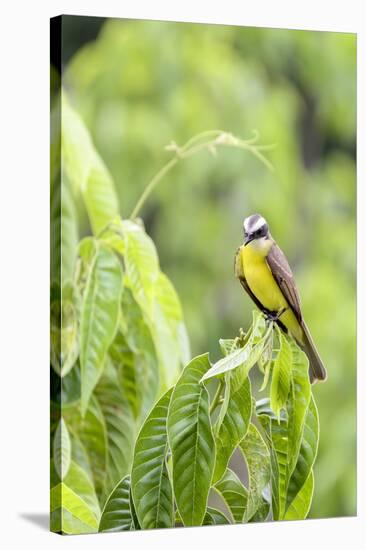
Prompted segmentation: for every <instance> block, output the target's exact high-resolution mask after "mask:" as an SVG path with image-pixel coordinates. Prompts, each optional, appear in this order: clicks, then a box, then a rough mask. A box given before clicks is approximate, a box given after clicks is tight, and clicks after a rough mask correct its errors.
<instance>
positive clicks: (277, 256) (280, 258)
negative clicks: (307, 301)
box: [266, 243, 302, 323]
mask: <svg viewBox="0 0 366 550" xmlns="http://www.w3.org/2000/svg"><path fill="white" fill-rule="evenodd" d="M266 260H267V263H268V266H269V268H270V270H271V272H272V275H273V277H274V278H275V280H276V282H277V284H278V286H279V287H280V289H281V291H282V294H283V295H284V297H285V298H286V300H287V303H288V305H289V306H290V307H291V309H292V311H293V312H294V314H295V316H296V318H297V320H298V321H299V323H301V322H302V314H301V305H300V297H299V293H298V292H297V288H296V285H295V280H294V276H293V275H292V271H291V268H290V266H289V264H288V261H287V259H286V256H285V255H284V253H283V252H282V250H281V249H280V247H279V246H278V245H277V244H276V243H273V245H272V247H271V249H270V251H269V253H268V256H267V258H266Z"/></svg>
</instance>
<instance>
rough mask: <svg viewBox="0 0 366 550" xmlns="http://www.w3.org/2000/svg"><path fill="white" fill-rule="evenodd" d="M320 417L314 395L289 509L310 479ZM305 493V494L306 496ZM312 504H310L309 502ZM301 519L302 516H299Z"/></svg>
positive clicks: (293, 477) (292, 479)
mask: <svg viewBox="0 0 366 550" xmlns="http://www.w3.org/2000/svg"><path fill="white" fill-rule="evenodd" d="M318 443H319V418H318V411H317V408H316V405H315V401H314V398H313V396H312V397H311V400H310V404H309V408H308V411H307V414H306V420H305V425H304V432H303V436H302V440H301V447H300V452H299V457H298V459H297V463H296V467H295V469H294V471H293V473H292V476H291V478H290V481H289V484H288V490H287V499H286V508H287V509H288V508H289V506H290V505H291V502H292V501H293V500H294V499H295V498H296V495H297V494H298V493H299V492H300V491H301V490H302V487H303V485H304V484H305V482H306V480H307V479H308V477H309V475H310V473H311V470H312V467H313V465H314V462H315V458H316V455H317V451H318ZM304 496H305V494H304V495H303V498H304ZM309 506H310V504H309ZM299 519H301V518H299Z"/></svg>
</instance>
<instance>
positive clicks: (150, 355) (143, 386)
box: [119, 288, 161, 420]
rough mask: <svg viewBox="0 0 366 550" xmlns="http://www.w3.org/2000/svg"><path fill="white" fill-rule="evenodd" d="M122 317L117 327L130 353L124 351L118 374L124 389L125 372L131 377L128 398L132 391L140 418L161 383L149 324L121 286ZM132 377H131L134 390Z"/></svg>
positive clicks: (148, 409) (142, 417)
mask: <svg viewBox="0 0 366 550" xmlns="http://www.w3.org/2000/svg"><path fill="white" fill-rule="evenodd" d="M122 318H123V319H122V323H121V330H122V332H123V335H124V337H125V339H126V342H127V344H128V348H129V349H130V350H131V352H133V354H132V355H130V357H129V358H128V357H126V356H125V355H124V356H123V357H122V365H121V366H120V367H119V378H120V380H122V385H123V386H124V388H125V390H126V389H127V387H126V385H127V379H126V376H128V377H129V379H131V380H130V383H131V384H130V388H129V390H130V397H131V400H133V399H134V397H133V395H132V392H133V391H134V392H135V394H136V403H135V405H134V407H133V408H134V410H135V411H137V412H138V417H139V419H140V420H144V419H145V417H146V414H147V413H148V412H149V411H150V409H151V407H152V405H153V403H154V402H155V400H156V398H157V394H158V391H159V387H160V386H161V384H160V372H159V365H158V359H157V356H156V351H155V346H154V342H153V340H152V336H151V333H150V330H149V327H148V326H147V324H146V322H145V320H144V318H143V314H142V311H141V309H140V307H139V305H138V304H137V302H136V301H135V299H134V297H133V295H132V293H131V291H130V290H129V289H128V288H125V289H124V291H123V294H122ZM128 361H130V363H129V362H128ZM133 378H135V387H134V390H133V388H132V385H133Z"/></svg>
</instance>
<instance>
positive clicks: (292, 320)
mask: <svg viewBox="0 0 366 550" xmlns="http://www.w3.org/2000/svg"><path fill="white" fill-rule="evenodd" d="M243 229H244V243H243V244H242V246H240V247H239V248H238V250H237V252H236V255H235V275H236V277H238V279H239V281H240V283H241V284H242V286H243V287H244V289H245V290H246V292H247V293H248V294H249V296H250V297H251V298H252V300H253V301H254V303H255V304H256V305H257V307H258V308H259V309H260V310H261V311H263V312H264V313H265V314H266V315H267V316H269V317H271V318H272V319H273V320H274V321H276V322H277V324H278V325H279V326H280V328H281V329H282V330H283V331H284V332H286V333H287V332H289V333H290V334H291V335H292V336H293V337H294V338H295V340H296V342H297V343H298V344H299V346H300V347H301V349H302V350H303V351H304V352H305V353H306V355H307V357H308V359H309V375H310V380H311V382H313V381H316V380H325V379H326V377H327V371H326V369H325V367H324V365H323V362H322V360H321V359H320V356H319V353H318V352H317V349H316V347H315V344H314V342H313V340H312V338H311V335H310V332H309V329H308V327H307V326H306V324H305V321H304V319H303V316H302V313H301V307H300V298H299V294H298V291H297V289H296V286H295V281H294V277H293V275H292V272H291V269H290V266H289V264H288V261H287V259H286V256H285V255H284V253H283V252H282V250H281V249H280V248H279V246H278V245H277V243H276V242H275V241H274V239H273V238H272V236H271V234H270V232H269V227H268V223H267V222H266V220H265V219H264V218H263V217H262V216H261V215H260V214H253V215H252V216H249V217H248V218H246V219H245V220H244V224H243Z"/></svg>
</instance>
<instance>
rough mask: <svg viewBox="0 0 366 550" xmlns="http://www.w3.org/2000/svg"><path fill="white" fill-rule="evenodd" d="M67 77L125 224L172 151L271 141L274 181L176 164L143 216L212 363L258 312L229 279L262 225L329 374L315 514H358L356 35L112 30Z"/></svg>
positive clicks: (133, 25) (141, 25) (237, 166)
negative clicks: (213, 138)
mask: <svg viewBox="0 0 366 550" xmlns="http://www.w3.org/2000/svg"><path fill="white" fill-rule="evenodd" d="M69 20H71V18H69V17H65V18H64V19H63V23H64V41H65V42H67V24H68V21H69ZM73 32H74V34H75V29H73ZM64 77H65V79H64V82H65V87H66V89H67V91H68V94H69V96H70V98H71V101H72V103H73V105H74V106H75V107H76V108H77V110H78V112H79V113H81V115H82V117H83V119H84V121H85V122H86V125H87V126H88V128H89V129H90V132H91V134H92V137H93V140H94V143H95V145H96V148H97V150H98V151H99V153H100V155H101V157H102V158H103V159H104V161H105V162H106V165H107V167H108V169H109V170H110V171H111V173H112V176H113V178H114V180H115V182H116V184H117V192H118V196H119V201H120V205H121V212H122V215H123V216H124V217H128V216H129V215H130V214H131V211H132V209H133V207H134V205H135V203H136V202H137V200H138V198H139V196H140V195H141V192H142V190H143V189H144V187H145V186H146V185H147V183H148V182H149V181H150V179H151V178H152V176H153V175H154V174H155V173H156V172H157V171H158V170H159V169H160V168H161V167H162V166H163V165H164V164H165V163H166V162H167V161H168V160H169V158H170V156H171V153H168V152H167V151H165V150H164V146H165V145H166V144H168V143H169V142H170V141H171V140H175V141H176V142H177V143H179V144H181V143H183V142H185V141H186V140H187V139H189V138H190V137H191V136H193V135H194V134H196V133H198V132H201V131H204V130H208V129H214V128H220V129H222V130H227V131H230V132H232V133H234V134H235V135H238V136H241V137H243V138H247V137H250V135H251V133H252V130H253V129H257V130H258V131H259V132H260V136H261V142H262V143H274V144H276V148H275V149H274V151H273V152H271V153H269V156H270V159H271V161H272V163H273V165H274V168H275V171H274V172H273V173H272V172H270V171H269V170H267V168H266V167H265V166H263V165H262V164H261V163H259V162H258V161H257V159H255V158H254V157H252V155H250V154H247V153H245V152H242V151H238V150H231V149H228V150H226V149H225V150H222V149H220V151H219V152H218V155H217V156H212V155H210V153H208V152H203V153H201V154H199V155H198V156H194V157H192V158H191V159H188V160H185V161H183V162H181V163H179V164H178V166H177V167H175V168H174V171H173V172H171V173H170V174H169V175H168V176H167V177H166V179H165V180H163V181H162V182H161V183H160V185H159V186H158V188H157V189H156V190H155V192H154V194H153V195H152V196H151V197H150V199H149V201H148V202H147V203H146V204H145V206H144V208H143V211H142V212H141V216H142V218H143V220H144V223H145V226H146V229H147V232H148V233H149V234H150V236H151V237H152V238H153V239H154V241H155V243H156V245H157V248H158V252H159V257H160V261H161V265H162V269H163V270H164V272H166V273H167V274H168V275H169V277H170V278H171V280H172V281H173V282H174V285H175V287H176V288H177V290H178V293H179V295H180V298H181V301H182V304H183V309H184V314H185V318H186V323H187V326H188V331H189V336H190V339H191V344H192V354H193V355H196V354H198V353H202V352H205V351H207V350H210V356H211V358H212V359H213V360H214V359H216V358H217V357H218V354H219V350H218V348H217V341H218V339H219V338H220V337H222V338H225V337H232V336H233V335H235V334H237V332H238V329H239V327H246V326H248V324H249V322H250V317H251V310H252V304H251V303H250V300H249V298H248V297H247V296H245V295H244V293H243V291H242V289H241V287H240V285H239V284H238V282H237V281H236V280H235V278H234V275H233V258H234V253H235V250H236V248H237V247H238V246H239V245H240V244H241V240H242V222H243V218H244V217H246V216H248V215H249V214H251V213H253V212H256V211H259V212H260V213H261V214H262V215H264V216H265V217H266V218H267V220H268V222H269V224H270V227H271V231H272V234H273V236H274V238H275V239H276V240H277V242H278V243H279V244H280V246H281V248H282V249H283V250H284V251H285V253H286V255H287V256H288V259H289V261H290V264H291V265H292V267H293V271H294V273H295V277H296V280H297V283H298V287H299V290H300V294H301V297H302V305H303V312H304V316H305V318H306V320H307V323H308V325H309V327H310V329H311V331H312V333H313V337H314V339H315V341H316V343H317V346H318V348H319V351H320V353H321V355H322V357H323V359H324V363H325V365H326V366H327V369H328V374H329V379H328V381H327V382H326V384H322V385H320V384H319V386H318V387H316V388H315V394H316V400H317V403H318V407H319V414H320V421H321V426H322V431H321V437H320V449H319V456H318V460H317V462H316V465H315V479H316V490H315V495H314V501H313V506H312V509H311V512H310V517H318V518H319V517H327V516H341V515H343V516H344V515H354V514H355V513H356V496H355V495H356V493H355V490H356V485H355V483H356V300H355V287H356V285H355V273H356V164H355V124H356V118H355V112H356V37H355V35H351V34H337V33H326V32H311V31H290V30H275V29H259V28H258V29H257V28H245V27H227V26H212V25H197V24H185V23H164V22H153V21H129V20H126V21H124V20H107V21H106V22H105V23H104V24H103V26H102V29H101V31H100V34H99V36H98V38H97V39H96V40H95V41H94V42H91V43H89V44H87V45H85V46H84V47H82V48H80V49H79V50H78V51H77V53H76V54H75V55H74V56H73V57H72V59H71V60H70V62H69V63H68V65H67V67H66V68H65V73H64ZM85 219H86V218H85ZM82 233H84V234H87V233H89V228H88V226H87V222H85V224H84V227H82Z"/></svg>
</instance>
